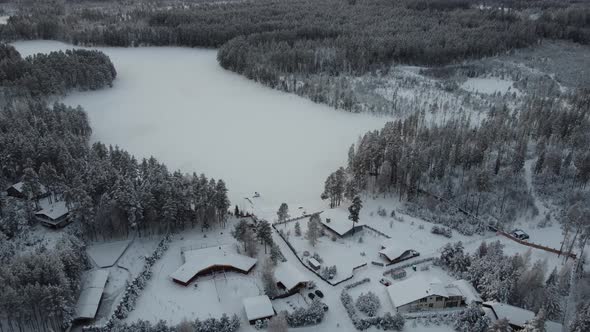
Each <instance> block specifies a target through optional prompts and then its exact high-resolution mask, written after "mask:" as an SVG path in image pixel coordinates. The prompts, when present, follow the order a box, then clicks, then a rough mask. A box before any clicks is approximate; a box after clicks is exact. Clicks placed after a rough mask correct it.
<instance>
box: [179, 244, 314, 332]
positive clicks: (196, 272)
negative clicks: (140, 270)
mask: <svg viewBox="0 0 590 332" xmlns="http://www.w3.org/2000/svg"><path fill="white" fill-rule="evenodd" d="M181 255H182V258H183V260H184V263H183V264H182V265H181V266H180V267H179V268H178V269H177V270H176V271H174V272H173V273H172V274H170V278H171V279H172V281H174V282H176V283H178V284H180V285H183V286H188V285H189V284H191V283H192V282H195V281H196V280H197V278H198V277H202V276H206V275H211V274H226V273H229V272H237V273H242V274H249V273H250V272H251V271H252V270H253V269H254V266H255V265H256V263H257V260H256V259H255V258H252V257H248V256H245V255H241V254H238V253H236V252H234V251H233V250H232V249H231V248H226V247H223V246H215V247H208V248H200V249H189V250H183V251H181ZM274 275H275V280H276V282H277V288H278V289H279V290H280V292H281V294H280V295H279V296H278V297H286V296H289V295H293V294H295V293H297V292H299V291H300V290H301V289H305V288H307V286H308V284H309V281H310V280H309V279H308V278H306V277H305V275H304V274H303V273H301V272H300V271H299V270H298V269H296V268H295V267H294V266H292V265H291V264H289V263H280V264H278V265H277V266H276V267H275V271H274ZM242 304H243V306H244V310H245V312H246V317H247V318H248V321H249V322H250V323H251V324H254V323H255V322H256V321H257V320H260V319H266V318H270V317H272V316H274V315H275V314H276V311H275V310H274V308H273V306H272V302H271V299H270V298H269V297H268V296H266V295H260V296H254V297H247V298H244V299H243V300H242Z"/></svg>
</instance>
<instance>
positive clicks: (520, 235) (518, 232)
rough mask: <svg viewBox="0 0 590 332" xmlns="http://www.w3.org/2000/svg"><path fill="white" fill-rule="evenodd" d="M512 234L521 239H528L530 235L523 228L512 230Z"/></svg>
mask: <svg viewBox="0 0 590 332" xmlns="http://www.w3.org/2000/svg"><path fill="white" fill-rule="evenodd" d="M512 236H514V237H515V238H517V239H519V240H528V239H529V235H528V234H527V233H525V232H524V231H523V230H522V229H515V230H513V231H512Z"/></svg>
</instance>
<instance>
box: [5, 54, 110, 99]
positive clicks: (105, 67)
mask: <svg viewBox="0 0 590 332" xmlns="http://www.w3.org/2000/svg"><path fill="white" fill-rule="evenodd" d="M116 76H117V72H116V70H115V67H114V66H113V63H112V62H111V60H110V59H109V58H108V57H107V56H106V55H105V54H104V53H102V52H98V51H88V50H81V49H78V50H67V51H65V52H62V51H59V52H51V53H48V54H41V53H40V54H36V55H33V56H29V57H27V58H25V59H23V58H22V57H21V56H20V54H19V53H18V52H17V51H16V50H15V49H14V47H13V46H12V45H6V44H0V86H3V87H9V88H12V89H11V90H12V91H14V93H18V94H25V95H26V94H27V93H29V94H31V95H33V96H41V95H52V94H57V95H61V94H64V93H65V92H67V91H69V90H72V89H79V90H96V89H100V88H102V87H106V86H112V83H113V80H114V79H115V77H116Z"/></svg>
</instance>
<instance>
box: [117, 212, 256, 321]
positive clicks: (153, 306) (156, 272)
mask: <svg viewBox="0 0 590 332" xmlns="http://www.w3.org/2000/svg"><path fill="white" fill-rule="evenodd" d="M231 224H232V223H230V225H231ZM229 231H230V228H226V229H222V228H215V229H213V230H211V231H209V232H206V233H203V232H201V230H200V229H193V230H187V231H185V232H184V233H183V234H180V235H175V236H174V237H173V239H172V242H171V243H170V248H169V249H168V250H167V251H166V253H165V254H164V256H162V258H161V259H160V260H158V261H157V262H156V264H155V265H154V266H153V268H152V272H153V275H152V278H151V279H150V281H149V282H148V285H147V287H146V288H145V289H144V290H143V293H142V295H141V296H140V297H139V299H138V300H137V305H136V308H135V310H134V311H132V312H131V313H130V314H129V317H128V318H127V321H130V322H131V321H136V320H138V319H143V320H149V321H152V322H157V321H158V320H160V319H164V320H166V321H168V322H170V323H171V324H178V323H179V322H181V321H182V320H183V319H188V320H191V319H195V318H199V319H206V318H209V317H214V318H219V317H220V316H221V315H222V314H223V313H226V314H228V315H230V316H231V315H233V314H234V313H235V314H237V315H238V316H240V317H241V318H243V321H244V324H245V323H246V317H245V313H244V312H243V306H242V298H244V297H250V296H256V295H260V294H262V288H261V286H260V285H259V279H260V278H259V276H258V272H257V268H256V267H255V268H254V271H252V272H250V273H249V274H248V275H244V274H240V273H235V272H228V273H225V274H223V273H218V274H216V275H215V276H205V277H199V278H198V279H197V280H196V281H194V282H192V283H191V284H189V285H188V286H182V285H180V284H177V283H175V282H174V281H173V280H172V279H171V278H170V275H171V274H172V273H173V272H174V271H176V270H177V269H178V268H179V267H180V266H181V265H182V264H183V260H182V257H181V254H180V252H181V249H198V248H205V247H211V246H215V247H217V246H224V247H227V248H230V247H233V248H234V249H235V246H236V243H235V240H234V239H233V238H232V237H231V235H230V233H229ZM263 252H264V250H262V253H261V254H263ZM195 284H197V285H198V286H197V287H195V286H194V285H195ZM242 316H243V317H242Z"/></svg>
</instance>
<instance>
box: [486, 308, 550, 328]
mask: <svg viewBox="0 0 590 332" xmlns="http://www.w3.org/2000/svg"><path fill="white" fill-rule="evenodd" d="M484 306H485V307H488V308H491V309H492V311H493V313H494V316H495V317H494V318H495V319H502V318H506V319H507V320H508V323H510V324H512V325H515V326H519V327H523V326H524V325H525V324H526V323H527V322H529V321H530V320H531V319H533V318H535V313H534V312H532V311H530V310H526V309H523V308H519V307H515V306H513V305H510V304H506V303H501V302H495V301H490V302H484ZM545 330H546V331H547V332H561V331H562V325H561V324H559V323H556V322H552V321H545Z"/></svg>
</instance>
